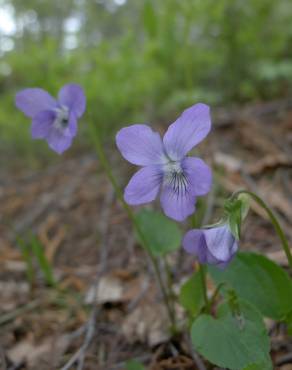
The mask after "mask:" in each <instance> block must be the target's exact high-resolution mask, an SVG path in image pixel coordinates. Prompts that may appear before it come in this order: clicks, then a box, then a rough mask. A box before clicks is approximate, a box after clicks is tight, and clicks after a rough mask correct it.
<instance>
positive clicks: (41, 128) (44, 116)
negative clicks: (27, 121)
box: [31, 110, 55, 139]
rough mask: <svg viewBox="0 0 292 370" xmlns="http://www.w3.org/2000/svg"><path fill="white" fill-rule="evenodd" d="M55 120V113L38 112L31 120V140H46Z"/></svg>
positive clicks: (47, 111)
mask: <svg viewBox="0 0 292 370" xmlns="http://www.w3.org/2000/svg"><path fill="white" fill-rule="evenodd" d="M54 119H55V113H54V112H53V111H51V110H44V111H42V112H39V113H38V114H37V115H36V116H34V118H33V119H32V123H31V136H32V138H33V139H44V138H46V137H47V136H48V135H49V133H50V130H51V128H52V125H53V122H54Z"/></svg>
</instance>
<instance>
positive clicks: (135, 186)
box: [124, 166, 163, 205]
mask: <svg viewBox="0 0 292 370" xmlns="http://www.w3.org/2000/svg"><path fill="white" fill-rule="evenodd" d="M162 176H163V174H162V172H161V169H160V167H159V166H147V167H143V168H141V169H140V170H139V171H137V172H136V173H135V174H134V175H133V177H132V178H131V180H130V181H129V183H128V185H127V187H126V189H125V194H124V198H125V201H126V202H127V203H128V204H130V205H139V204H145V203H149V202H152V201H153V200H154V199H155V198H156V196H157V194H158V191H159V188H160V185H161V182H162Z"/></svg>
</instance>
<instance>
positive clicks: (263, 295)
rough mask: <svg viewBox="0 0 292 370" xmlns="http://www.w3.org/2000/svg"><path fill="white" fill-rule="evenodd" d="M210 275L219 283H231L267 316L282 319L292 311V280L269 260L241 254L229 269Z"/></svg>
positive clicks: (250, 254) (238, 293) (240, 295)
mask: <svg viewBox="0 0 292 370" xmlns="http://www.w3.org/2000/svg"><path fill="white" fill-rule="evenodd" d="M209 272H210V274H211V277H212V279H213V280H214V281H215V282H216V283H217V284H219V283H223V282H225V283H227V285H229V286H231V287H232V288H233V289H234V290H235V292H236V293H237V295H238V296H239V297H241V298H243V299H245V300H246V301H249V302H251V303H252V304H253V305H254V306H255V307H256V308H257V309H258V310H259V311H260V312H261V313H262V315H264V316H267V317H271V318H273V319H275V320H282V319H284V318H285V317H286V316H287V315H288V314H289V313H290V312H291V311H292V280H291V278H290V277H289V275H288V274H287V273H286V272H285V271H284V270H283V269H282V268H281V267H279V266H278V265H277V264H275V263H274V262H273V261H271V260H269V259H268V258H267V257H264V256H262V255H259V254H256V253H238V254H237V256H236V257H235V258H234V260H233V261H232V263H231V264H230V265H229V266H228V268H227V269H225V270H218V269H216V268H213V267H209Z"/></svg>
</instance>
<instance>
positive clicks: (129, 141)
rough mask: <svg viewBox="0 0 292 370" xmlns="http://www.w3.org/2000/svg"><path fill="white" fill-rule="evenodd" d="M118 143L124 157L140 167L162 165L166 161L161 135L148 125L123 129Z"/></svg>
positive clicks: (118, 134) (118, 136) (117, 137)
mask: <svg viewBox="0 0 292 370" xmlns="http://www.w3.org/2000/svg"><path fill="white" fill-rule="evenodd" d="M116 143H117V146H118V148H119V150H120V152H121V153H122V155H123V157H124V158H125V159H126V160H127V161H129V162H131V163H133V164H136V165H138V166H149V165H154V164H162V163H163V161H164V160H165V156H164V153H163V146H162V141H161V138H160V135H159V134H158V133H156V132H154V131H152V129H151V128H150V127H149V126H147V125H132V126H129V127H125V128H122V129H121V130H120V131H119V132H118V133H117V136H116Z"/></svg>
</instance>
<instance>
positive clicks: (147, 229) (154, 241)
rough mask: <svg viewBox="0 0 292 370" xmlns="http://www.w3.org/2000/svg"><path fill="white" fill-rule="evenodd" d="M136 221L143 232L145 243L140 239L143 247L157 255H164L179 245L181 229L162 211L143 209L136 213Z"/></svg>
mask: <svg viewBox="0 0 292 370" xmlns="http://www.w3.org/2000/svg"><path fill="white" fill-rule="evenodd" d="M136 217H137V221H138V223H139V226H140V228H141V231H142V232H143V235H144V238H145V241H146V243H143V241H142V240H140V242H141V244H147V245H144V247H148V248H149V249H150V251H151V252H152V253H153V254H154V255H156V256H158V255H160V256H161V255H162V256H163V255H166V254H167V253H170V252H172V251H174V250H176V249H178V247H179V246H180V243H181V237H182V235H181V231H180V229H179V228H178V226H177V224H176V223H175V222H174V221H172V220H170V219H169V218H167V217H166V216H164V215H163V214H162V213H159V212H155V211H151V210H146V209H143V210H142V211H140V212H139V213H138V215H137V216H136Z"/></svg>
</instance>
